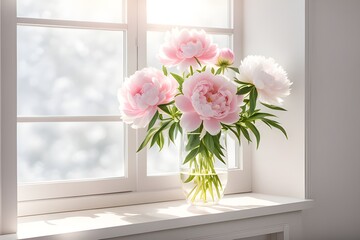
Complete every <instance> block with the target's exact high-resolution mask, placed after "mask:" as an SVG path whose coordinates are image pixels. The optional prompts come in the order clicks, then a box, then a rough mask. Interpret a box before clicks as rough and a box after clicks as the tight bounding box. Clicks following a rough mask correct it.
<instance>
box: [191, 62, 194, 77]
mask: <svg viewBox="0 0 360 240" xmlns="http://www.w3.org/2000/svg"><path fill="white" fill-rule="evenodd" d="M190 75H191V76H192V75H194V69H193V67H192V66H191V65H190Z"/></svg>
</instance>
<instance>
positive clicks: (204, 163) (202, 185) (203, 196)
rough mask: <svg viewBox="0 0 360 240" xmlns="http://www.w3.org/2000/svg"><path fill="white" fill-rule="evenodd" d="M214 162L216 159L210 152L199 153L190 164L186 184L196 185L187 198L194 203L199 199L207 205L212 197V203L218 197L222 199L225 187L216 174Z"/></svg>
mask: <svg viewBox="0 0 360 240" xmlns="http://www.w3.org/2000/svg"><path fill="white" fill-rule="evenodd" d="M206 155H207V156H206ZM214 162H215V157H214V155H213V154H212V153H211V152H210V151H208V152H207V154H203V153H199V154H198V155H197V156H196V157H195V158H193V159H192V160H191V161H190V162H189V166H190V170H189V173H188V174H189V176H188V178H187V179H186V180H185V182H186V184H193V185H194V187H193V188H192V189H191V191H190V192H189V193H188V196H187V198H188V199H190V200H191V201H192V202H195V201H196V200H197V199H198V200H201V201H202V202H204V203H207V202H208V201H209V200H210V197H211V199H212V201H215V199H216V197H217V198H220V197H221V191H222V190H223V186H222V184H221V181H220V178H219V176H218V175H217V173H216V170H215V166H214ZM214 192H216V193H214ZM215 194H216V195H215ZM215 196H216V197H215Z"/></svg>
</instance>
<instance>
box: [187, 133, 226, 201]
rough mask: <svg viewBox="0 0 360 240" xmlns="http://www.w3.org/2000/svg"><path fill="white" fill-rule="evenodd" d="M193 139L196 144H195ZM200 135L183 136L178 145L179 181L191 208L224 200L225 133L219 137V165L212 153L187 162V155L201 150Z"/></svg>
mask: <svg viewBox="0 0 360 240" xmlns="http://www.w3.org/2000/svg"><path fill="white" fill-rule="evenodd" d="M194 139H195V140H194ZM201 141H202V140H201V139H200V134H199V133H185V134H182V141H181V143H180V146H181V147H180V161H181V162H180V178H181V182H182V189H183V192H184V194H185V197H186V201H187V202H188V203H189V204H191V205H204V206H208V205H214V204H217V203H218V202H219V200H220V199H221V198H222V197H223V196H224V191H225V188H226V184H227V179H228V166H227V145H226V133H224V132H222V133H221V136H220V141H219V143H220V145H221V148H222V152H223V155H224V156H223V157H222V161H220V160H219V159H218V158H217V157H216V156H215V155H214V154H213V152H214V150H213V149H206V150H205V151H204V150H203V151H199V152H200V153H197V154H195V155H194V156H193V157H191V158H190V160H189V158H188V159H186V158H187V156H188V155H189V153H190V152H191V151H192V150H194V149H196V147H200V142H201Z"/></svg>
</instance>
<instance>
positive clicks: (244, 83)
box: [234, 78, 253, 86]
mask: <svg viewBox="0 0 360 240" xmlns="http://www.w3.org/2000/svg"><path fill="white" fill-rule="evenodd" d="M234 81H235V82H236V83H238V84H242V85H249V86H253V84H252V83H248V82H242V81H240V80H239V79H237V78H234Z"/></svg>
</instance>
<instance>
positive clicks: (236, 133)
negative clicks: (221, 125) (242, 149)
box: [229, 127, 240, 141]
mask: <svg viewBox="0 0 360 240" xmlns="http://www.w3.org/2000/svg"><path fill="white" fill-rule="evenodd" d="M229 130H230V131H231V132H232V133H234V135H235V136H236V138H237V139H238V140H239V141H240V135H239V134H238V132H237V131H235V130H234V129H232V128H231V127H229Z"/></svg>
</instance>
